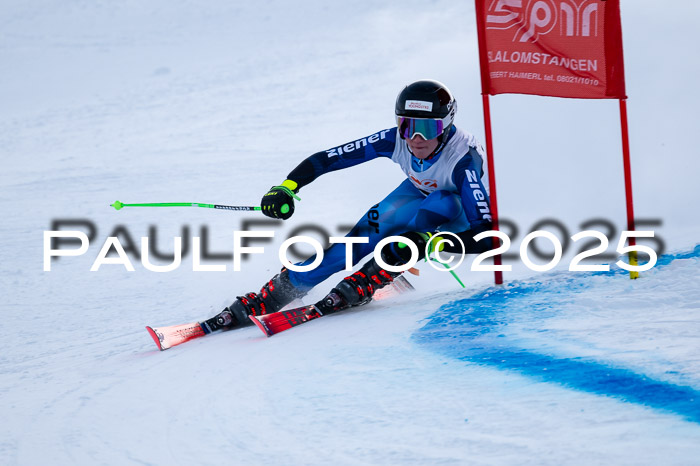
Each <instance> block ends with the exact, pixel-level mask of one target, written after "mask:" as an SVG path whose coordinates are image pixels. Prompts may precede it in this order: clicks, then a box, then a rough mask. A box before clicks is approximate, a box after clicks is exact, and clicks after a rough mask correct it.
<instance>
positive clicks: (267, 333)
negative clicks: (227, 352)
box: [248, 315, 272, 337]
mask: <svg viewBox="0 0 700 466" xmlns="http://www.w3.org/2000/svg"><path fill="white" fill-rule="evenodd" d="M248 318H250V320H251V321H252V322H253V323H254V324H255V325H256V326H257V327H258V328H259V329H260V330H261V331H262V333H264V334H265V336H267V337H270V336H272V334H271V333H270V331H269V330H268V329H267V327H266V326H265V324H264V323H263V322H262V321H260V319H258V318H257V317H256V316H253V315H250V316H248Z"/></svg>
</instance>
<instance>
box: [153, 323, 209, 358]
mask: <svg viewBox="0 0 700 466" xmlns="http://www.w3.org/2000/svg"><path fill="white" fill-rule="evenodd" d="M146 330H148V333H149V335H151V338H153V341H154V342H155V343H156V345H157V346H158V349H159V350H161V351H164V350H166V349H168V348H172V347H173V346H177V345H181V344H182V343H185V342H186V341H190V340H194V339H195V338H200V337H203V336H204V335H206V334H207V333H208V332H205V331H204V329H203V328H202V325H201V324H199V323H198V322H194V323H191V324H182V325H171V326H169V327H149V326H146Z"/></svg>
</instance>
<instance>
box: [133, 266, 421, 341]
mask: <svg viewBox="0 0 700 466" xmlns="http://www.w3.org/2000/svg"><path fill="white" fill-rule="evenodd" d="M411 290H413V285H411V283H410V282H409V281H408V280H407V279H406V278H405V277H404V276H403V275H402V276H399V277H397V278H395V279H394V281H393V282H392V283H391V285H389V286H386V287H384V288H382V289H379V290H377V292H376V293H375V294H374V297H373V299H375V300H382V299H387V298H390V297H393V296H397V295H400V294H402V293H406V292H408V291H411ZM333 295H334V294H333V293H331V294H330V295H328V296H327V297H326V298H324V300H323V301H321V302H319V303H316V304H315V305H314V304H312V305H309V306H302V307H298V308H294V309H288V310H283V311H279V312H274V313H271V314H265V315H261V316H249V318H250V320H251V321H252V323H253V324H255V325H256V326H257V327H258V328H259V329H260V330H261V331H262V332H263V333H264V334H265V335H267V336H268V337H269V336H272V335H274V334H276V333H279V332H283V331H284V330H288V329H290V328H292V327H296V326H297V325H301V324H303V323H305V322H308V321H310V320H313V319H317V318H319V317H322V316H323V315H326V314H330V313H333V312H338V311H340V310H343V309H345V308H346V307H342V305H341V304H340V299H339V298H338V299H337V300H332V301H333V302H330V303H327V301H328V299H329V298H330V297H331V296H333ZM146 330H147V331H148V334H149V335H150V336H151V338H152V339H153V341H154V342H155V344H156V346H158V349H159V350H161V351H165V350H166V349H168V348H172V347H173V346H177V345H181V344H183V343H185V342H188V341H190V340H194V339H195V338H201V337H203V336H206V335H208V334H210V333H212V331H213V329H211V328H210V327H208V326H207V323H206V322H193V323H190V324H181V325H171V326H167V327H151V326H146Z"/></svg>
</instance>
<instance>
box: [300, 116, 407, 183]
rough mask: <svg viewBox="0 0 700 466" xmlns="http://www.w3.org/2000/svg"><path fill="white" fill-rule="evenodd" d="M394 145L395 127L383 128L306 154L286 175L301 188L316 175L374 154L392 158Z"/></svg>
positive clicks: (347, 165)
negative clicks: (353, 139) (356, 138)
mask: <svg viewBox="0 0 700 466" xmlns="http://www.w3.org/2000/svg"><path fill="white" fill-rule="evenodd" d="M395 146H396V128H390V129H385V130H382V131H379V132H377V133H374V134H372V135H370V136H367V137H365V138H362V139H358V140H356V141H352V142H349V143H347V144H343V145H341V146H338V147H334V148H332V149H328V150H325V151H321V152H317V153H315V154H313V155H311V156H309V157H307V158H306V159H305V160H304V161H303V162H301V163H300V164H299V165H298V166H297V167H296V168H295V169H294V170H292V171H291V172H290V173H289V175H288V176H287V179H288V180H292V181H294V182H295V183H296V184H297V189H296V191H298V190H299V189H301V188H302V187H304V186H306V185H307V184H309V183H311V182H312V181H314V180H315V179H316V178H318V177H319V176H321V175H323V174H325V173H329V172H332V171H335V170H341V169H343V168H348V167H352V166H355V165H359V164H361V163H364V162H368V161H370V160H373V159H376V158H377V157H391V154H393V152H394V147H395Z"/></svg>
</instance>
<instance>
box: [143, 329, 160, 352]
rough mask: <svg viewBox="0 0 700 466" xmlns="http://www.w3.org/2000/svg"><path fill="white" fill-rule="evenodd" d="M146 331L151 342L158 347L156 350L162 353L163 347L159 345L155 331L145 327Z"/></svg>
mask: <svg viewBox="0 0 700 466" xmlns="http://www.w3.org/2000/svg"><path fill="white" fill-rule="evenodd" d="M146 330H148V334H149V335H151V338H153V341H154V342H155V343H156V345H157V346H158V349H159V350H161V351H163V346H162V345H161V344H160V338H158V334H157V333H156V331H155V330H153V329H152V328H151V327H149V326H146Z"/></svg>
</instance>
